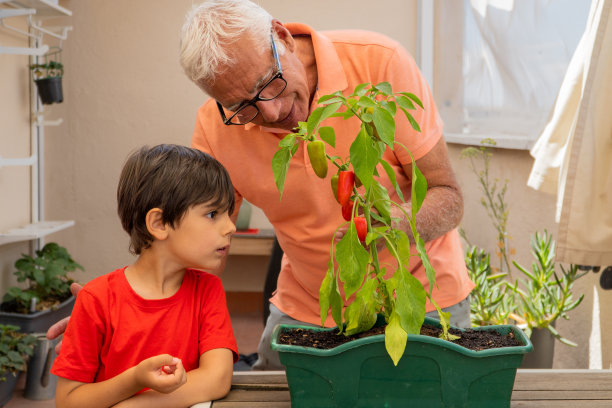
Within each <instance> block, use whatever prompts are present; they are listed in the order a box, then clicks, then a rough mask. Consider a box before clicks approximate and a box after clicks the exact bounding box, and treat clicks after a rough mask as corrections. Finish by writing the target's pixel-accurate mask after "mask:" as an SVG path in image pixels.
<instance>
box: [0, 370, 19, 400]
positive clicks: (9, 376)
mask: <svg viewBox="0 0 612 408" xmlns="http://www.w3.org/2000/svg"><path fill="white" fill-rule="evenodd" d="M3 376H4V377H5V380H4V381H0V407H3V406H4V405H5V404H6V403H7V402H9V401H10V400H11V398H12V397H13V391H15V388H16V387H17V377H18V374H13V373H11V372H8V371H3V372H1V373H0V378H2V377H3Z"/></svg>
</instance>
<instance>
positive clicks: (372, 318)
mask: <svg viewBox="0 0 612 408" xmlns="http://www.w3.org/2000/svg"><path fill="white" fill-rule="evenodd" d="M376 286H377V285H376V281H375V280H373V279H370V280H367V281H366V282H365V283H364V284H363V286H362V287H361V289H360V290H359V292H357V295H356V296H355V300H354V301H353V303H351V304H350V305H349V306H348V307H347V308H346V311H345V312H344V317H345V320H346V329H345V334H346V335H347V336H350V335H353V334H357V333H361V332H363V331H366V330H369V329H371V328H372V326H374V323H376V306H377V303H376Z"/></svg>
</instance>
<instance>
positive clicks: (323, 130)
mask: <svg viewBox="0 0 612 408" xmlns="http://www.w3.org/2000/svg"><path fill="white" fill-rule="evenodd" d="M319 137H321V140H323V141H324V142H325V143H327V144H328V145H330V146H331V147H336V132H335V131H334V128H333V127H331V126H322V127H320V128H319Z"/></svg>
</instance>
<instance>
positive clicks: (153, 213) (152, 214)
mask: <svg viewBox="0 0 612 408" xmlns="http://www.w3.org/2000/svg"><path fill="white" fill-rule="evenodd" d="M162 213H163V211H162V210H161V209H160V208H152V209H150V210H149V212H148V213H147V216H146V217H145V222H146V224H147V230H148V231H149V234H151V235H153V238H155V239H157V240H160V241H162V240H164V239H166V238H167V237H168V229H169V228H170V227H169V226H168V225H166V224H164V222H163V220H162Z"/></svg>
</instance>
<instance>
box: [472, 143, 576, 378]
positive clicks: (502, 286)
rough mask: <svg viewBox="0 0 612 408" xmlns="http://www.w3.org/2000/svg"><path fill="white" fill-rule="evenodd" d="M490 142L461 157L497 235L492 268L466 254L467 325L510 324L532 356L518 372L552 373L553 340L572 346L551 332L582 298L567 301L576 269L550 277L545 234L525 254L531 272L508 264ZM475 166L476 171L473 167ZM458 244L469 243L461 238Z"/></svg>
mask: <svg viewBox="0 0 612 408" xmlns="http://www.w3.org/2000/svg"><path fill="white" fill-rule="evenodd" d="M494 145H495V142H494V141H492V140H490V139H485V140H483V141H482V145H481V146H480V147H479V148H475V147H468V148H466V149H464V150H463V151H462V154H461V155H462V157H464V158H469V159H470V167H471V169H472V171H473V172H474V174H475V175H476V176H477V178H478V182H479V185H480V186H481V189H482V190H483V194H484V197H483V198H482V200H481V203H482V205H483V206H484V207H485V209H486V210H487V214H488V216H489V218H490V219H491V222H492V224H493V226H494V228H495V230H496V232H497V245H496V247H497V253H496V255H497V258H498V260H499V264H498V266H494V267H492V266H491V264H490V256H489V254H488V253H486V251H485V250H483V249H479V248H478V247H476V246H470V249H469V250H468V252H467V254H466V265H467V268H468V272H469V274H470V279H472V281H473V282H474V283H475V285H476V287H475V288H474V290H473V291H472V294H471V304H470V306H471V317H472V324H473V325H476V326H483V325H499V324H508V323H516V324H518V326H519V327H521V328H522V329H523V330H524V331H525V333H526V334H527V335H528V336H529V337H530V339H531V341H532V343H533V346H534V353H530V354H529V355H527V356H526V357H525V359H524V360H523V364H522V366H521V367H522V368H552V360H553V351H554V342H555V339H557V340H559V341H560V342H562V343H564V344H567V345H570V346H576V344H575V343H573V342H571V341H570V340H568V339H567V338H565V337H563V336H562V335H561V334H560V333H559V332H558V331H557V330H556V328H555V322H556V320H557V319H559V318H564V319H568V315H567V313H568V312H569V311H571V310H573V309H575V308H576V307H578V305H580V303H581V302H582V299H583V297H584V295H580V296H579V297H578V299H576V300H574V299H573V294H572V289H573V284H574V282H575V281H576V279H578V278H580V277H581V276H583V275H584V274H585V273H586V272H583V273H580V272H579V268H578V267H577V266H576V265H569V266H568V267H567V268H566V267H564V266H563V265H559V267H560V269H561V274H558V273H557V271H556V264H555V261H554V259H555V241H554V240H553V237H552V235H551V234H550V233H548V232H547V231H544V232H543V233H540V232H536V233H535V234H534V236H533V237H532V239H531V253H532V255H533V258H534V262H533V263H532V266H531V269H528V268H525V267H523V266H521V265H520V264H519V263H518V262H517V261H516V260H513V259H512V255H513V253H514V250H513V249H512V248H511V247H510V243H509V241H510V240H509V238H508V232H507V223H508V219H509V210H508V205H507V203H506V197H505V194H506V191H507V181H506V182H505V183H502V184H498V183H499V181H498V180H494V181H492V180H491V179H490V177H489V176H490V173H489V169H490V160H491V157H492V153H491V152H490V150H489V149H490V146H494ZM477 161H481V165H480V166H479V165H477ZM464 239H465V240H466V241H468V242H469V240H468V239H467V237H466V236H465V234H464ZM511 265H514V267H515V268H516V269H517V270H518V271H519V272H520V273H521V275H522V278H518V279H516V278H514V277H513V276H512V268H511Z"/></svg>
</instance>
